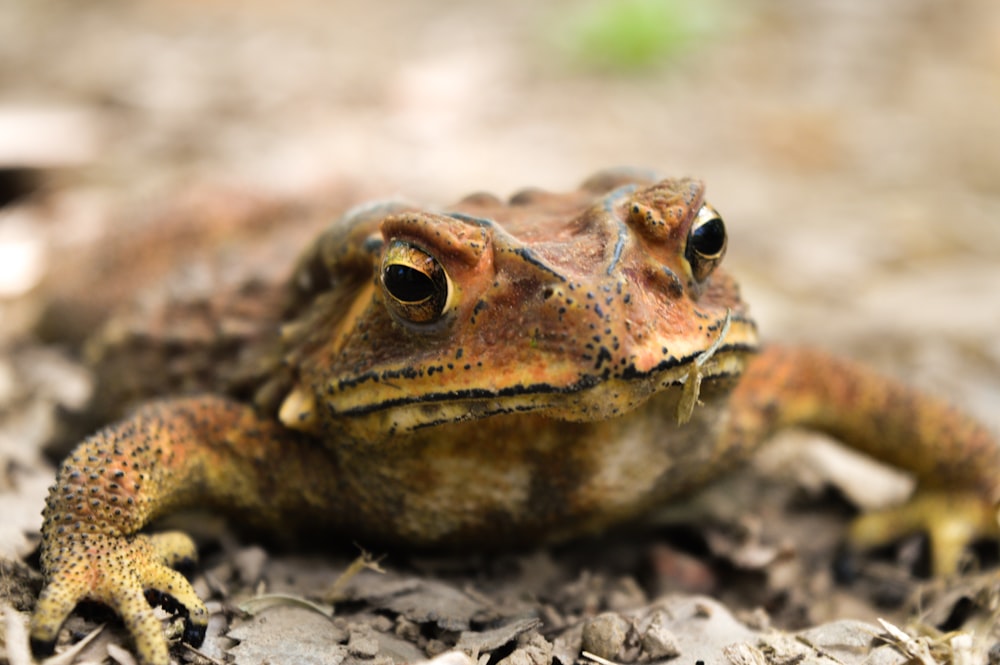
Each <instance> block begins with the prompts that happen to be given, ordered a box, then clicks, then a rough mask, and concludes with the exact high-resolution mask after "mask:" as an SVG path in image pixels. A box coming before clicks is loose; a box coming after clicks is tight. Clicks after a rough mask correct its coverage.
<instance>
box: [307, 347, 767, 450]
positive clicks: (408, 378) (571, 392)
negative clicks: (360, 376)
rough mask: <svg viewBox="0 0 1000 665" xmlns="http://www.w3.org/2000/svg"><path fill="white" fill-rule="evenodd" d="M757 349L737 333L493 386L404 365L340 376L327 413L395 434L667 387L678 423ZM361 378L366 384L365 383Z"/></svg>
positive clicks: (559, 413) (637, 396)
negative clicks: (668, 353) (636, 360)
mask: <svg viewBox="0 0 1000 665" xmlns="http://www.w3.org/2000/svg"><path fill="white" fill-rule="evenodd" d="M755 350H756V344H754V343H751V342H749V341H736V340H734V341H733V342H732V343H723V344H720V345H718V347H717V348H715V349H713V350H712V352H711V354H709V356H708V357H707V358H706V357H705V352H699V353H697V354H691V355H688V356H684V357H680V358H674V357H671V358H665V359H663V360H662V361H660V362H659V363H658V364H656V365H655V366H653V367H651V368H649V369H647V370H645V371H640V370H638V369H637V368H636V367H635V366H627V367H625V368H623V369H621V370H619V371H617V372H612V371H610V370H609V369H605V370H604V371H602V372H601V373H590V374H577V375H576V377H575V379H574V380H572V381H568V382H563V383H552V382H545V381H526V382H521V383H512V384H510V385H506V386H500V387H488V388H484V387H464V386H452V385H449V384H448V382H447V381H446V380H445V378H444V377H430V378H432V379H436V380H434V381H431V380H428V377H426V376H425V374H426V373H422V372H420V371H419V370H409V371H406V370H400V371H399V372H398V374H397V375H396V376H393V375H391V374H388V375H387V373H385V372H383V373H382V374H380V376H379V377H378V379H377V380H376V379H374V378H373V379H369V380H370V381H371V383H370V384H368V380H357V381H353V382H351V384H352V385H351V386H350V387H349V388H348V389H346V390H345V385H344V384H343V383H340V384H339V385H338V387H337V388H338V390H337V391H335V392H334V394H333V395H331V396H330V399H328V401H327V407H328V408H329V410H330V411H329V414H328V415H329V416H330V417H331V418H332V419H333V420H335V421H336V422H338V423H343V425H344V426H345V427H347V428H348V429H359V431H364V432H367V433H371V432H381V433H383V434H386V435H389V436H391V435H395V434H404V433H407V432H413V431H416V430H419V429H425V428H429V427H436V426H439V425H444V424H448V423H456V422H463V421H469V420H478V419H483V418H488V417H491V416H498V415H505V414H527V413H533V414H537V415H543V416H547V417H551V418H554V419H557V420H566V421H595V420H604V419H608V418H614V417H617V416H621V415H624V414H626V413H628V412H629V411H632V410H633V409H635V408H637V407H638V406H640V405H641V404H642V403H644V402H645V401H646V400H647V399H649V398H650V397H651V396H652V395H654V394H657V393H670V394H672V395H676V396H677V400H678V407H677V409H678V422H684V421H685V420H686V419H687V417H688V416H690V410H691V409H693V408H694V405H695V404H696V403H697V400H698V392H699V390H700V387H701V386H703V385H705V386H707V385H709V384H711V383H712V382H714V381H718V380H721V379H726V378H732V377H736V376H739V375H740V374H741V373H742V371H743V368H744V366H745V365H746V363H747V361H748V359H749V357H750V355H751V354H752V353H753V352H754V351H755ZM361 384H368V385H367V386H366V388H367V389H362V388H361V387H360V386H361ZM692 391H693V392H692ZM331 392H333V391H331ZM337 393H339V394H337ZM682 410H686V411H687V413H686V414H685V413H682Z"/></svg>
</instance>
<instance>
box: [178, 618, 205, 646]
mask: <svg viewBox="0 0 1000 665" xmlns="http://www.w3.org/2000/svg"><path fill="white" fill-rule="evenodd" d="M207 632H208V625H207V624H199V623H195V622H193V621H191V620H190V619H185V621H184V634H183V635H182V636H181V639H182V640H183V641H184V642H186V643H187V644H190V645H191V646H193V647H200V646H201V644H202V642H204V641H205V634H206V633H207Z"/></svg>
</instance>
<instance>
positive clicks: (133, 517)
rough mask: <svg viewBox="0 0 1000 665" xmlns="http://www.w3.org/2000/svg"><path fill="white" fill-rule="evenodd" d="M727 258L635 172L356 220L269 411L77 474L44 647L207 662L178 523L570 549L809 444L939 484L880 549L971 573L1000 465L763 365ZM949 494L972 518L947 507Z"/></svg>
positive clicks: (702, 218)
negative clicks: (209, 518)
mask: <svg viewBox="0 0 1000 665" xmlns="http://www.w3.org/2000/svg"><path fill="white" fill-rule="evenodd" d="M725 250H726V231H725V227H724V225H723V222H722V219H721V218H720V216H719V215H718V214H717V213H716V212H715V211H714V210H713V209H712V208H711V207H710V206H708V205H707V204H706V203H705V202H704V200H703V187H702V186H701V184H700V183H698V182H696V181H693V180H686V179H678V180H665V181H662V182H659V183H655V182H652V181H649V180H645V179H642V178H637V177H636V178H633V177H630V176H623V175H620V174H612V173H607V174H601V175H599V176H595V177H594V178H592V179H590V180H588V181H587V182H586V183H584V185H583V186H582V187H581V188H580V189H579V190H577V191H575V192H571V193H568V194H549V193H545V192H540V191H526V192H522V193H520V194H518V195H515V196H514V197H513V198H512V199H511V200H510V201H509V202H508V203H503V202H501V201H499V200H498V199H496V198H495V197H492V196H489V195H474V196H470V197H467V198H466V199H464V200H463V201H461V202H459V203H458V204H457V205H455V206H453V207H450V208H447V209H445V210H442V211H436V212H427V211H422V210H419V209H415V208H412V207H407V206H401V205H388V206H387V205H381V206H374V207H369V208H364V209H360V210H357V211H355V212H353V213H351V214H348V215H347V216H345V217H344V218H343V219H342V220H341V221H339V222H337V223H335V224H333V225H332V226H331V227H330V228H329V229H328V230H327V231H326V232H324V233H323V234H322V235H321V237H320V238H319V239H318V240H317V241H316V242H315V243H313V244H312V246H311V247H310V248H309V249H308V250H307V251H306V252H305V254H304V255H303V256H302V257H301V259H300V260H299V263H298V265H297V266H296V267H295V269H294V271H293V273H292V275H291V278H290V280H289V281H288V286H287V289H286V290H284V291H283V292H282V293H281V297H280V299H279V301H280V306H279V307H275V308H262V312H270V311H274V312H278V314H275V315H274V319H273V320H270V319H267V315H266V314H264V313H262V314H261V316H262V317H263V318H264V321H263V322H262V323H261V327H262V329H269V326H270V325H271V324H273V334H272V335H271V336H270V337H269V338H267V337H268V336H267V335H265V338H266V339H264V340H263V342H260V343H256V344H255V348H254V350H253V353H248V354H247V355H246V356H245V357H244V358H243V360H242V361H241V363H242V365H241V367H240V368H239V369H240V370H242V374H241V376H243V377H244V383H243V385H244V387H246V385H249V386H250V388H251V389H252V390H251V391H250V392H249V393H245V394H246V395H247V396H246V397H245V398H241V399H235V398H233V397H231V396H226V395H224V394H205V395H201V396H194V397H176V398H167V399H164V400H162V401H155V402H151V403H149V404H147V405H145V406H143V407H142V408H140V409H139V410H137V411H136V412H135V413H134V414H133V415H132V416H130V417H129V418H127V419H125V420H124V421H122V422H120V423H118V424H116V425H112V426H110V427H108V428H106V429H104V430H103V431H101V432H99V433H97V434H95V435H93V436H92V437H90V438H88V439H86V440H85V441H84V442H83V443H81V444H80V446H79V447H78V448H77V449H76V450H75V452H74V453H73V454H72V455H71V456H70V457H69V458H68V459H67V460H66V461H65V462H64V463H63V465H62V467H61V469H60V471H59V477H58V480H57V482H56V484H55V485H54V486H53V488H52V490H51V493H50V496H49V499H48V503H47V507H46V509H45V523H44V526H43V534H44V539H43V547H42V565H43V567H44V570H45V575H46V587H45V589H44V591H43V592H42V595H41V598H40V599H39V603H38V607H37V609H36V611H35V614H34V617H33V620H32V624H31V636H32V640H33V645H34V646H35V648H36V651H37V652H39V653H42V652H45V651H49V650H51V648H52V645H53V644H54V643H55V639H56V636H57V634H58V631H59V628H60V626H61V624H62V622H63V620H64V619H65V618H66V616H67V615H68V614H69V613H70V612H71V611H72V609H73V607H74V606H75V605H76V603H77V602H78V601H79V600H82V599H92V600H98V601H101V602H104V603H107V604H109V605H110V606H112V607H113V608H114V609H115V610H116V611H117V612H118V613H119V614H120V615H121V616H122V617H123V619H124V620H125V622H126V625H127V626H128V628H129V630H130V632H131V634H132V635H133V637H134V639H135V644H136V650H137V652H138V654H139V656H140V658H141V659H142V661H143V662H145V663H155V664H164V663H166V662H167V659H168V658H167V647H166V641H165V639H164V637H163V634H162V631H161V628H160V624H159V622H158V621H157V620H156V619H155V617H154V615H153V614H152V612H151V608H150V604H149V602H150V600H153V601H159V602H162V603H164V604H166V605H167V606H169V607H171V608H172V609H175V610H176V611H178V612H179V613H181V614H182V615H183V616H184V617H185V618H186V620H187V621H186V623H187V626H188V630H187V633H186V635H185V638H186V639H187V640H188V641H191V642H194V643H197V642H199V641H200V639H201V638H202V637H203V635H204V630H205V626H206V622H207V613H206V610H205V607H204V605H203V604H202V603H201V601H200V600H199V599H198V598H197V596H196V595H195V593H194V592H193V590H192V589H191V586H190V585H189V584H188V582H187V581H186V580H185V579H184V578H183V577H182V576H181V575H180V574H178V573H177V572H176V571H174V570H173V569H171V568H170V567H169V566H170V565H171V564H172V563H176V562H177V561H178V560H179V559H180V558H183V557H189V556H193V554H194V548H193V545H192V544H191V542H190V540H189V539H187V538H186V537H184V536H181V535H179V534H161V535H154V536H147V535H137V532H138V531H139V530H140V529H141V528H142V527H143V526H144V525H145V524H147V523H148V522H149V521H150V520H152V519H154V518H156V517H158V516H161V515H163V514H165V513H167V512H171V511H175V510H179V509H182V508H185V507H189V506H193V505H204V504H210V505H215V506H218V507H219V508H223V509H226V510H228V511H231V512H236V513H237V514H239V515H241V516H242V517H243V518H245V519H246V520H248V521H251V522H255V523H260V524H262V525H283V524H289V523H295V522H297V523H299V524H309V525H318V524H324V525H331V526H333V527H336V528H337V529H338V530H340V531H342V532H343V533H345V534H350V536H351V537H354V538H364V539H377V540H379V541H392V542H398V543H404V544H411V545H418V546H421V545H460V544H467V543H474V544H478V545H481V546H484V547H502V546H505V545H511V544H514V543H524V542H537V541H539V540H543V539H550V540H551V539H560V538H567V537H570V536H573V535H576V534H580V533H584V532H587V531H591V530H595V529H600V528H602V527H605V526H607V525H609V524H611V523H614V522H617V521H620V520H623V519H627V518H630V517H634V516H636V515H639V514H641V513H642V512H643V511H645V510H646V509H648V508H650V507H651V506H654V505H657V504H661V503H663V502H665V501H668V500H669V499H671V498H672V497H676V496H678V495H679V494H682V493H684V492H687V491H689V490H691V489H693V488H695V487H697V486H699V485H701V484H703V483H704V482H705V481H707V480H709V479H710V478H711V477H713V476H716V475H718V474H719V473H721V472H722V471H724V470H726V469H728V468H730V467H732V465H733V464H734V463H736V462H738V461H740V460H743V459H745V458H746V457H747V456H748V455H750V454H751V453H752V452H753V451H754V449H755V448H756V447H757V446H758V444H759V443H761V442H762V441H763V440H765V439H766V438H767V437H768V436H769V435H770V434H771V433H773V432H774V431H775V430H776V429H779V428H782V427H786V426H791V425H799V426H806V427H812V428H815V429H819V430H823V431H826V432H829V433H831V434H833V435H835V436H837V437H839V438H840V439H842V440H843V441H844V442H845V443H847V444H849V445H851V446H854V447H856V448H859V449H860V450H863V451H865V452H867V453H869V454H871V455H873V456H875V457H877V458H879V459H882V460H884V461H887V462H890V463H892V464H895V465H897V466H900V467H903V468H906V469H909V470H911V471H913V472H915V474H916V476H917V477H918V479H919V482H920V489H919V492H920V494H919V495H918V496H917V497H916V498H915V499H914V502H913V503H912V504H911V505H910V506H908V507H904V508H901V509H899V510H898V511H896V512H894V513H893V515H892V516H891V517H886V516H884V515H876V516H870V517H869V518H866V519H863V520H861V521H860V522H859V523H858V524H857V525H856V527H855V530H854V536H855V539H856V540H857V541H858V542H859V544H862V545H863V544H867V543H868V542H870V541H871V540H873V537H872V536H870V535H868V534H869V533H872V532H874V533H876V534H878V536H877V537H879V538H881V537H891V536H892V535H894V532H895V531H898V530H900V529H911V528H926V529H927V530H929V532H930V534H931V537H932V541H933V556H934V558H935V565H936V567H937V568H938V570H942V571H944V570H949V569H951V568H953V567H954V566H955V565H956V561H957V557H958V555H959V553H960V551H961V548H962V546H963V545H964V544H965V543H966V542H967V541H968V540H970V539H971V538H973V537H974V536H976V535H979V534H986V533H989V534H993V533H995V531H996V519H995V512H994V507H993V506H994V502H995V501H996V500H997V498H998V494H1000V474H998V471H1000V446H998V445H997V443H996V442H995V440H994V439H993V438H992V437H991V435H990V434H989V433H988V432H987V431H986V430H985V429H984V428H982V427H981V426H980V425H978V424H976V423H975V422H972V421H971V420H969V419H968V418H966V417H965V416H963V415H961V414H960V413H958V412H957V411H955V410H953V409H951V408H950V407H948V406H946V405H944V404H942V403H940V402H937V401H935V400H933V399H930V398H928V397H925V396H921V395H918V394H916V393H914V392H913V391H912V390H909V389H907V388H905V387H903V386H901V385H899V384H897V383H894V382H892V381H890V380H887V379H884V378H882V377H879V376H877V375H875V374H873V373H871V372H869V371H868V370H866V369H864V368H862V367H859V366H857V365H854V364H851V363H847V362H844V361H841V360H837V359H834V358H831V357H829V356H826V355H823V354H821V353H818V352H815V351H809V350H802V349H789V348H781V347H765V348H763V349H761V348H759V347H758V341H757V330H756V326H755V324H754V322H753V321H752V320H751V319H750V318H749V316H748V312H747V307H746V305H745V304H744V303H743V302H742V300H741V299H740V296H739V293H738V290H737V287H736V284H735V282H734V281H733V280H732V279H731V278H730V277H729V276H728V275H726V274H725V273H724V272H723V271H722V270H721V269H719V268H718V264H719V263H720V261H721V260H722V257H723V254H724V253H725ZM237 373H239V372H237ZM246 377H249V378H246ZM946 497H947V499H946ZM945 500H947V501H950V502H952V504H951V505H954V506H961V508H960V509H958V508H956V509H954V510H950V511H947V512H946V513H941V512H937V513H932V512H929V511H927V510H926V508H927V506H928V505H931V504H932V503H935V502H936V503H940V502H942V501H945ZM900 518H901V521H900ZM956 527H958V528H959V532H958V537H957V538H956V536H955V533H956V532H955V529H956Z"/></svg>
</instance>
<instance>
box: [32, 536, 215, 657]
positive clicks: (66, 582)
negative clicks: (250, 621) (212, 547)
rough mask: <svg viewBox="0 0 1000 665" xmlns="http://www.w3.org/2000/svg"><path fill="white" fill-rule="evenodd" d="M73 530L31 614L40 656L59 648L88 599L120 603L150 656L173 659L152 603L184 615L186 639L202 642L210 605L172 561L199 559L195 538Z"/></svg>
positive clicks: (142, 651) (142, 653) (141, 650)
mask: <svg viewBox="0 0 1000 665" xmlns="http://www.w3.org/2000/svg"><path fill="white" fill-rule="evenodd" d="M74 535H75V536H76V537H75V538H67V539H66V540H65V541H63V542H61V543H53V545H54V547H53V549H54V550H55V552H54V554H53V556H52V561H51V563H50V565H49V568H48V571H47V579H48V582H47V584H46V586H45V589H44V590H43V591H42V594H41V596H40V597H39V599H38V604H37V606H36V608H35V613H34V614H33V615H32V618H31V646H32V650H33V651H34V652H35V655H36V656H43V655H48V654H51V653H52V652H53V650H54V648H55V644H56V638H57V637H58V635H59V628H60V627H61V626H62V624H63V622H64V621H65V620H66V617H67V616H69V613H70V612H72V611H73V608H74V607H75V606H76V604H77V603H78V602H80V601H81V600H94V601H98V602H101V603H104V604H106V605H109V606H110V607H112V608H114V610H115V611H116V612H117V613H118V614H119V615H120V616H121V617H122V620H123V621H124V622H125V626H126V627H127V628H128V631H129V633H130V634H131V635H132V639H133V640H134V642H135V649H136V652H137V654H138V655H139V659H140V660H141V662H143V663H149V664H150V665H166V664H167V663H168V662H169V658H168V655H167V641H166V639H165V638H164V635H163V628H162V627H161V625H160V621H159V620H158V619H157V618H156V615H155V614H154V612H153V608H152V605H160V606H162V607H164V608H165V609H167V610H168V611H170V612H173V613H174V614H177V615H179V616H181V617H183V618H184V637H183V639H184V641H185V642H188V643H190V644H192V645H195V646H198V645H199V644H201V642H202V641H203V640H204V639H205V629H206V628H207V626H208V611H207V610H206V609H205V605H204V604H203V603H202V602H201V600H200V599H199V598H198V596H197V595H196V594H195V592H194V589H192V588H191V585H190V584H189V583H188V581H187V580H186V579H185V578H184V576H183V575H181V574H180V573H179V572H177V571H176V570H174V569H173V568H171V567H170V566H174V565H180V564H183V563H185V562H193V560H194V558H195V547H194V543H192V542H191V539H190V538H188V537H187V536H185V535H183V534H180V533H177V532H170V533H164V534H159V535H156V536H146V535H138V536H134V537H132V538H125V537H119V536H107V535H103V534H74Z"/></svg>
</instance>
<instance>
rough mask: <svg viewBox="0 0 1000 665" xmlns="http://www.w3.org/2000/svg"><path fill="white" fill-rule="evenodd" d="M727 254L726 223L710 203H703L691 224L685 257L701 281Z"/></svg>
mask: <svg viewBox="0 0 1000 665" xmlns="http://www.w3.org/2000/svg"><path fill="white" fill-rule="evenodd" d="M725 254H726V225H725V224H724V223H723V222H722V217H720V216H719V213H717V212H716V211H715V209H714V208H713V207H712V206H710V205H703V206H702V207H701V210H699V211H698V216H697V217H696V218H695V220H694V223H693V224H691V231H690V232H689V233H688V240H687V248H686V249H685V250H684V258H686V259H687V261H688V264H689V265H690V266H691V274H692V275H694V278H695V279H696V280H698V281H699V282H701V281H703V280H704V279H705V278H706V277H708V276H709V275H710V274H712V271H713V270H715V266H717V265H719V262H720V261H722V257H723V256H725Z"/></svg>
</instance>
